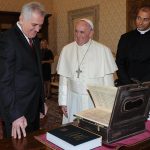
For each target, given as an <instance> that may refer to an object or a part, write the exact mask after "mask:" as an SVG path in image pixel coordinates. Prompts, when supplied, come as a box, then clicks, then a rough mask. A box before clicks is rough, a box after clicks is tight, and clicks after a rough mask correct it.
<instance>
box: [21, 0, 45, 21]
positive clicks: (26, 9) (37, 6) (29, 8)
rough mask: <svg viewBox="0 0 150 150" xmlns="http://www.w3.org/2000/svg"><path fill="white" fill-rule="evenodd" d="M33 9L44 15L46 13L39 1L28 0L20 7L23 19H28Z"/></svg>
mask: <svg viewBox="0 0 150 150" xmlns="http://www.w3.org/2000/svg"><path fill="white" fill-rule="evenodd" d="M34 11H38V12H39V13H40V14H41V15H42V16H44V17H45V15H46V13H45V9H44V6H43V5H42V4H41V3H39V2H30V3H27V4H25V5H24V6H23V7H22V10H21V15H23V16H24V18H25V19H30V17H31V15H32V13H33V12H34Z"/></svg>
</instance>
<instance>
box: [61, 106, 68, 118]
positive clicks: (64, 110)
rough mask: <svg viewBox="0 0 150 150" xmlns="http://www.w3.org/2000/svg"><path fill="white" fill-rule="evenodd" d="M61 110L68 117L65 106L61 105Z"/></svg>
mask: <svg viewBox="0 0 150 150" xmlns="http://www.w3.org/2000/svg"><path fill="white" fill-rule="evenodd" d="M61 109H62V112H63V114H64V115H65V117H67V118H68V112H67V106H61Z"/></svg>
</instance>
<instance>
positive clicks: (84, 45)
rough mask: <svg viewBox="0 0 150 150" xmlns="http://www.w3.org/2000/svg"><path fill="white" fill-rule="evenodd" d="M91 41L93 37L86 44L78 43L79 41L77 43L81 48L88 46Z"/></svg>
mask: <svg viewBox="0 0 150 150" xmlns="http://www.w3.org/2000/svg"><path fill="white" fill-rule="evenodd" d="M91 41H92V39H90V40H89V41H88V42H87V43H85V44H83V45H78V43H77V42H76V44H77V46H78V47H79V48H81V47H88V46H89V44H90V43H91Z"/></svg>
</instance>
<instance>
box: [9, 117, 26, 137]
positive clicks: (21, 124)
mask: <svg viewBox="0 0 150 150" xmlns="http://www.w3.org/2000/svg"><path fill="white" fill-rule="evenodd" d="M26 127H27V120H26V118H25V117H24V116H22V117H20V118H18V119H16V120H14V121H13V122H12V130H11V136H12V137H13V138H14V139H16V138H18V139H21V135H22V134H23V137H26V131H25V128H26Z"/></svg>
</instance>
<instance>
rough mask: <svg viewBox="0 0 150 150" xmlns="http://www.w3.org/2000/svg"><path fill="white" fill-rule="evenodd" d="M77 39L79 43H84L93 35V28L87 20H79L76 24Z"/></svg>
mask: <svg viewBox="0 0 150 150" xmlns="http://www.w3.org/2000/svg"><path fill="white" fill-rule="evenodd" d="M74 36H75V41H76V42H77V44H78V45H83V44H85V43H87V42H88V41H89V39H90V38H92V36H93V30H92V29H91V28H90V26H89V25H88V24H87V23H86V22H85V21H79V22H78V23H77V24H76V26H75V33H74Z"/></svg>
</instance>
